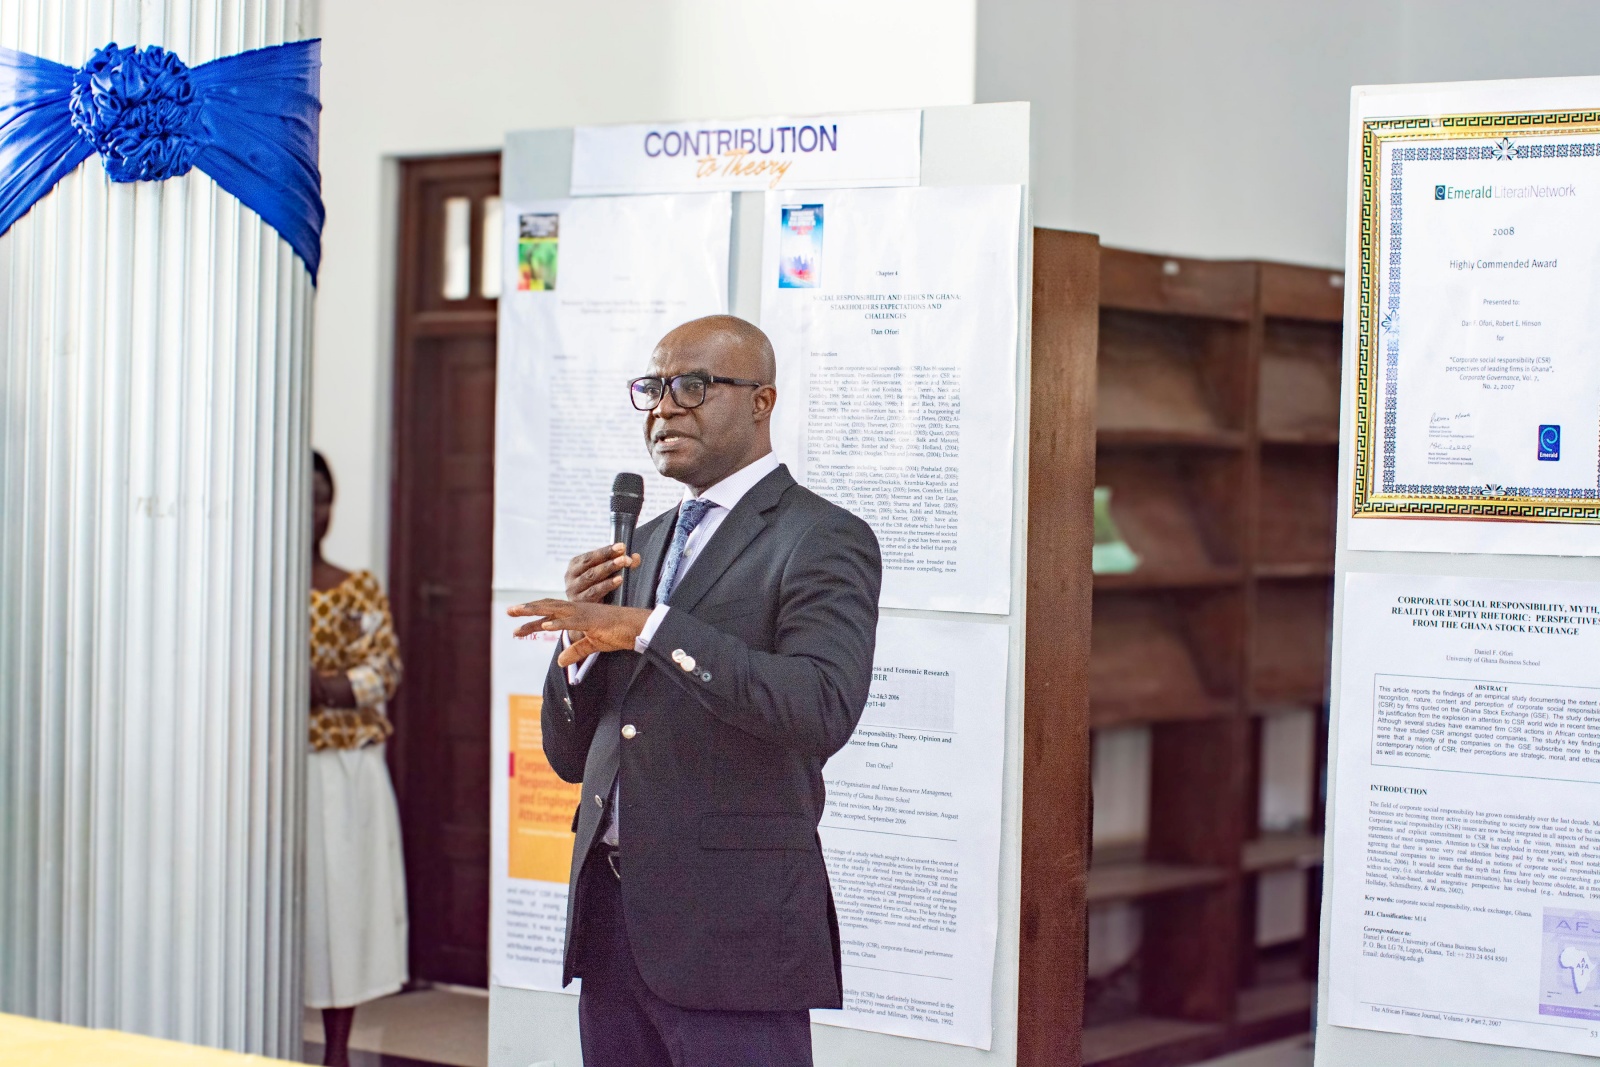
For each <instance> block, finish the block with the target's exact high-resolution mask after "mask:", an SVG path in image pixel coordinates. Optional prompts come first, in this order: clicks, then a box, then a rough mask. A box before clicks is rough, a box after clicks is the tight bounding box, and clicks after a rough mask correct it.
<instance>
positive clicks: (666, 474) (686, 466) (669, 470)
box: [650, 450, 695, 482]
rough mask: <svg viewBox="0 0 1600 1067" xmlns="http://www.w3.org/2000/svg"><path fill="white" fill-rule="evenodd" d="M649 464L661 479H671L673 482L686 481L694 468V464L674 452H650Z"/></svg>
mask: <svg viewBox="0 0 1600 1067" xmlns="http://www.w3.org/2000/svg"><path fill="white" fill-rule="evenodd" d="M650 462H651V463H652V464H653V465H654V466H655V468H656V473H657V474H659V475H661V476H662V477H663V478H671V479H672V480H673V481H675V482H683V481H688V480H689V476H690V474H692V473H693V472H694V468H695V464H693V463H691V462H690V461H689V458H688V457H687V456H684V455H681V454H679V453H676V452H665V453H663V452H656V451H654V450H652V451H651V453H650Z"/></svg>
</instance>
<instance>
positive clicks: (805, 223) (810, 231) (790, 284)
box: [778, 204, 822, 289]
mask: <svg viewBox="0 0 1600 1067" xmlns="http://www.w3.org/2000/svg"><path fill="white" fill-rule="evenodd" d="M781 229H782V233H781V235H780V239H779V241H778V288H779V289H815V288H817V286H818V285H820V284H821V278H822V205H821V204H789V205H786V206H785V207H784V208H783V218H782V227H781Z"/></svg>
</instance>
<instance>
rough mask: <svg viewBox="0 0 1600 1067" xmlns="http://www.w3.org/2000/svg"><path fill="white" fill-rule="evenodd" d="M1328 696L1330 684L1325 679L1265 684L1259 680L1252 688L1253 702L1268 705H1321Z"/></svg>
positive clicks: (1251, 700)
mask: <svg viewBox="0 0 1600 1067" xmlns="http://www.w3.org/2000/svg"><path fill="white" fill-rule="evenodd" d="M1327 697H1328V686H1327V682H1326V680H1325V679H1318V680H1317V681H1315V682H1311V681H1301V682H1298V683H1288V684H1284V683H1281V682H1280V683H1277V684H1274V685H1270V686H1264V685H1262V684H1260V682H1257V683H1256V685H1255V686H1253V687H1252V689H1251V699H1250V703H1251V704H1261V705H1266V706H1269V707H1270V706H1282V705H1285V704H1293V705H1296V706H1298V707H1306V708H1309V707H1321V706H1322V703H1323V701H1324V700H1326V699H1327Z"/></svg>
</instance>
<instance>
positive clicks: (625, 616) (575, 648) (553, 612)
mask: <svg viewBox="0 0 1600 1067" xmlns="http://www.w3.org/2000/svg"><path fill="white" fill-rule="evenodd" d="M506 614H507V615H510V616H512V617H513V618H532V619H533V621H532V622H528V623H524V624H522V625H521V626H519V627H517V632H516V635H515V636H517V637H527V636H529V635H531V634H535V633H538V632H539V631H540V630H544V631H550V630H566V631H568V632H569V633H570V634H571V635H572V644H570V645H568V646H567V647H566V648H564V649H562V650H561V655H560V656H559V657H557V658H556V662H557V663H558V664H560V665H561V666H563V667H570V666H572V665H573V664H574V663H582V662H583V661H584V660H585V659H588V658H589V656H591V655H593V654H594V653H596V652H620V651H623V650H630V651H631V650H632V649H633V643H634V641H635V640H637V639H638V637H639V635H640V634H641V633H643V632H644V624H645V623H646V622H649V621H650V609H649V608H623V607H618V606H616V605H615V604H574V603H573V602H572V601H570V600H530V601H529V602H528V603H526V604H517V605H515V606H513V607H510V608H507V609H506ZM580 635H581V636H580Z"/></svg>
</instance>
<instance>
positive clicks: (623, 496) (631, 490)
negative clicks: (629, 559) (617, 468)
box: [606, 471, 644, 604]
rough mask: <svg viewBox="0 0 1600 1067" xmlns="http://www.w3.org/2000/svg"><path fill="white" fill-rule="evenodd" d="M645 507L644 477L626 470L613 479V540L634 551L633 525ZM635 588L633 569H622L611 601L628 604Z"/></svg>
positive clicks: (608, 599) (608, 600)
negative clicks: (619, 582) (619, 583)
mask: <svg viewBox="0 0 1600 1067" xmlns="http://www.w3.org/2000/svg"><path fill="white" fill-rule="evenodd" d="M643 510H644V478H643V477H642V476H641V475H638V474H634V473H633V472H632V471H623V472H622V473H621V474H619V475H617V476H616V477H615V478H614V479H612V481H611V543H612V544H614V545H615V544H619V543H620V544H623V545H626V546H627V551H628V552H629V553H632V552H633V528H634V526H635V525H636V524H637V523H638V521H639V512H641V511H643ZM632 591H633V568H631V567H630V568H629V569H627V570H625V571H623V572H622V585H621V586H619V587H618V588H616V589H614V590H612V592H611V595H610V596H609V597H607V598H606V601H607V603H611V604H626V603H628V594H629V593H631V592H632Z"/></svg>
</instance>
